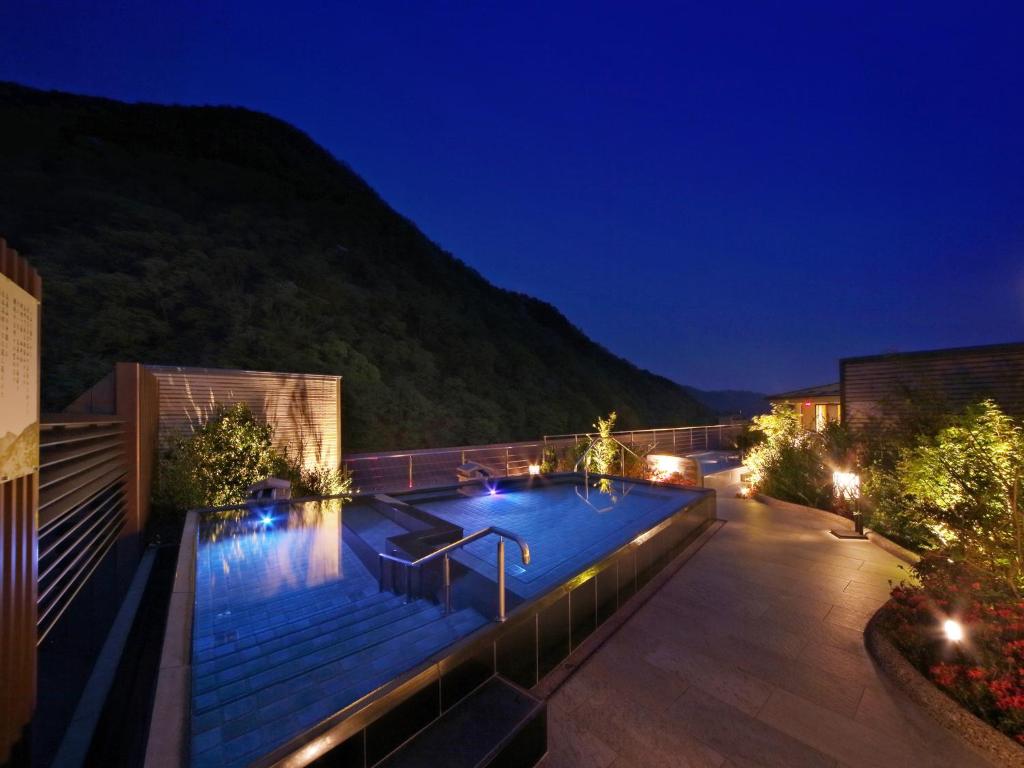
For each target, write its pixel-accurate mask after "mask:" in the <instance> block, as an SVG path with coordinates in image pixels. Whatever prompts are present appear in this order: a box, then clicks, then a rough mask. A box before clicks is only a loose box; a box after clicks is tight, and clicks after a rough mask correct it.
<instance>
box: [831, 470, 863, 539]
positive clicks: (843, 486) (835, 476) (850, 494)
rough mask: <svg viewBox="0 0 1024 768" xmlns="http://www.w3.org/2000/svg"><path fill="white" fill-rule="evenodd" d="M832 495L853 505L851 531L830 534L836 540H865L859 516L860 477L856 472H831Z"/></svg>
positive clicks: (834, 531) (833, 531)
mask: <svg viewBox="0 0 1024 768" xmlns="http://www.w3.org/2000/svg"><path fill="white" fill-rule="evenodd" d="M832 493H833V494H834V495H835V496H836V498H839V499H843V500H844V501H849V502H852V503H853V531H852V532H850V531H837V530H836V529H834V528H833V529H832V531H831V533H832V535H833V536H835V537H836V538H837V539H866V538H867V536H865V535H864V521H863V519H862V518H861V515H860V475H858V474H857V473H856V472H839V471H836V472H833V473H832Z"/></svg>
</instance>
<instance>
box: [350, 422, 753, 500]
mask: <svg viewBox="0 0 1024 768" xmlns="http://www.w3.org/2000/svg"><path fill="white" fill-rule="evenodd" d="M742 429H743V425H742V424H711V425H707V426H699V427H659V428H655V429H635V430H621V431H618V432H614V433H613V436H614V437H615V438H616V439H617V440H618V441H620V442H621V443H622V444H624V445H626V446H627V447H629V448H630V449H631V450H633V451H639V450H640V449H642V450H644V451H650V452H661V453H672V454H685V453H695V452H698V451H707V450H718V449H726V448H730V447H731V445H732V441H733V440H734V439H735V437H736V436H737V435H738V434H739V433H740V431H741V430H742ZM593 437H594V433H586V432H579V433H573V434H566V435H545V436H544V437H543V438H542V439H541V440H539V441H538V440H534V441H530V442H521V443H495V444H491V445H472V446H462V447H454V448H423V449H418V450H410V451H395V452H388V453H378V454H374V453H365V454H355V455H349V456H346V457H345V459H344V464H345V466H346V467H347V468H348V470H349V472H351V474H352V481H353V486H354V487H355V488H358V489H359V490H360V491H362V492H364V493H389V492H395V491H402V490H410V489H416V488H431V487H438V486H444V485H451V484H452V483H453V482H454V481H455V476H456V469H457V468H458V467H459V466H460V465H461V464H466V463H467V462H471V461H472V462H476V463H478V464H482V465H484V466H487V467H491V468H493V469H495V470H497V472H498V474H499V475H501V476H503V477H518V476H521V475H526V474H528V473H529V471H530V465H531V464H534V465H539V464H541V463H542V462H543V459H544V452H545V450H550V449H555V450H556V451H560V450H561V451H564V450H566V449H576V448H577V447H578V446H579V445H581V444H582V443H589V442H590V441H591V440H592V439H593ZM572 461H573V462H575V457H573V459H572ZM570 466H571V464H570Z"/></svg>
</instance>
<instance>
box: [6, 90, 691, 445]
mask: <svg viewBox="0 0 1024 768" xmlns="http://www.w3.org/2000/svg"><path fill="white" fill-rule="evenodd" d="M435 234H436V235H438V236H441V237H443V235H444V233H435ZM0 236H3V237H5V238H6V239H7V240H8V243H9V244H10V245H11V246H12V247H15V248H17V249H18V250H20V251H21V252H22V253H23V254H24V255H26V256H27V257H29V258H30V259H31V260H32V262H33V263H34V264H35V265H36V266H37V267H38V268H39V270H40V271H41V273H42V275H43V279H44V293H45V298H44V304H43V307H44V310H43V318H44V319H43V382H42V387H43V404H44V408H45V409H48V410H55V409H60V408H63V407H64V406H65V405H66V404H67V403H68V402H69V401H70V400H72V399H73V398H74V397H75V396H76V395H77V394H79V393H80V392H81V391H82V390H84V389H85V388H87V387H89V386H90V385H92V384H93V383H94V382H95V381H97V380H98V379H99V378H101V377H102V376H103V375H104V374H106V373H107V372H108V371H109V370H110V366H111V365H112V364H113V363H114V362H116V361H119V360H121V361H132V360H138V361H142V362H147V363H161V364H171V365H202V366H222V367H235V368H249V369H273V370H284V371H303V372H317V373H333V374H340V375H342V376H344V427H345V448H346V450H347V451H355V450H370V449H378V448H399V447H402V448H407V447H410V448H411V447H419V446H429V445H453V444H460V443H479V442H490V441H498V440H510V439H520V438H529V437H535V436H538V435H540V434H543V433H545V432H547V433H551V432H566V431H578V430H585V429H587V428H589V426H590V424H591V423H592V422H593V420H594V418H595V417H596V416H597V415H598V414H601V413H604V412H607V411H609V410H611V409H615V410H617V411H618V413H619V418H620V424H621V425H622V426H623V427H631V426H659V425H673V424H685V423H698V422H706V421H708V420H709V417H710V412H709V411H708V410H707V409H706V408H705V407H704V406H702V405H700V404H698V403H697V402H696V401H695V400H694V399H693V398H692V397H691V396H690V395H689V394H688V393H687V392H685V391H684V390H683V388H682V387H680V386H678V385H677V384H675V383H673V382H671V381H669V380H668V379H665V378H663V377H659V376H655V375H653V374H651V373H648V372H646V371H643V370H640V369H638V368H637V367H635V366H634V365H632V364H631V363H629V362H628V361H626V360H623V359H622V358H620V357H617V356H615V355H614V354H612V353H610V352H609V351H607V350H605V349H604V348H602V347H601V346H599V345H597V344H595V343H594V342H592V341H591V340H589V339H588V338H587V337H586V336H585V335H584V334H583V333H582V332H580V330H579V329H577V328H576V327H574V326H573V325H572V324H571V323H569V322H568V321H567V320H566V318H565V317H563V316H562V315H561V314H560V313H559V312H558V310H557V309H555V308H554V307H552V306H550V305H548V304H545V303H543V302H541V301H538V300H536V299H533V298H531V297H529V296H525V295H522V294H518V293H512V292H509V291H505V290H501V289H499V288H496V287H495V286H493V285H491V284H490V283H488V282H487V281H486V280H485V279H484V278H483V277H482V276H481V275H480V274H478V273H477V272H476V271H474V270H473V269H471V268H469V267H468V266H466V265H465V264H464V263H462V262H461V261H459V260H458V259H456V258H454V257H453V256H452V255H450V254H448V253H446V252H445V251H443V250H442V249H440V248H439V247H438V246H436V245H435V244H434V243H432V242H431V241H430V240H429V239H427V237H426V236H425V235H424V234H423V233H422V232H420V231H419V230H418V229H417V228H416V226H415V225H414V224H412V223H411V222H410V221H408V220H407V219H405V218H403V217H402V216H400V215H399V214H397V213H396V212H395V211H394V210H392V209H391V208H390V207H389V206H388V205H387V203H385V202H384V201H383V200H381V199H380V197H379V196H378V195H377V194H376V193H375V192H374V191H373V190H372V189H371V188H370V187H369V186H368V185H367V184H366V183H365V182H364V181H363V180H362V179H360V178H359V177H358V176H357V175H356V174H355V173H353V172H352V170H350V169H349V168H348V167H347V166H346V165H345V164H344V163H342V162H339V161H338V160H336V159H335V158H333V157H332V156H331V155H330V154H329V153H327V152H326V151H325V150H323V149H322V148H320V147H319V146H317V145H316V144H315V143H314V142H313V141H311V140H310V139H309V138H308V137H307V136H306V135H304V134H303V133H301V132H300V131H298V130H296V129H295V128H293V127H291V126H289V125H287V124H285V123H283V122H281V121H280V120H277V119H274V118H272V117H269V116H267V115H263V114H259V113H254V112H251V111H247V110H243V109H236V108H222V107H215V108H210V107H166V106H155V105H147V104H137V105H135V104H132V105H129V104H123V103H119V102H115V101H110V100H104V99H95V98H88V97H79V96H71V95H67V94H60V93H53V92H42V91H36V90H33V89H28V88H23V87H20V86H16V85H12V84H0Z"/></svg>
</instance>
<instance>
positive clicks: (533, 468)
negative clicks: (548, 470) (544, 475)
mask: <svg viewBox="0 0 1024 768" xmlns="http://www.w3.org/2000/svg"><path fill="white" fill-rule="evenodd" d="M529 470H530V474H531V475H539V474H540V464H531V465H530V466H529Z"/></svg>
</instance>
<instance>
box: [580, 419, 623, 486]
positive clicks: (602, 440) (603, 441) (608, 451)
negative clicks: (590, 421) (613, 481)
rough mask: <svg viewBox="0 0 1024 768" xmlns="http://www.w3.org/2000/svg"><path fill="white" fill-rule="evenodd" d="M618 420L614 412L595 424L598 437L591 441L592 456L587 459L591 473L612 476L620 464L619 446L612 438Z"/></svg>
mask: <svg viewBox="0 0 1024 768" xmlns="http://www.w3.org/2000/svg"><path fill="white" fill-rule="evenodd" d="M617 418H618V416H617V414H616V413H615V411H612V412H611V413H609V414H608V416H606V417H605V418H603V419H602V418H598V420H597V423H596V424H594V429H596V430H597V436H596V437H592V438H591V440H590V454H589V456H588V458H587V465H588V468H589V469H590V471H591V472H596V473H597V474H599V475H610V474H612V472H613V471H614V469H615V465H616V464H617V463H618V458H619V444H618V441H617V440H616V439H615V438H614V437H613V436H612V432H614V431H615V420H616V419H617Z"/></svg>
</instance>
